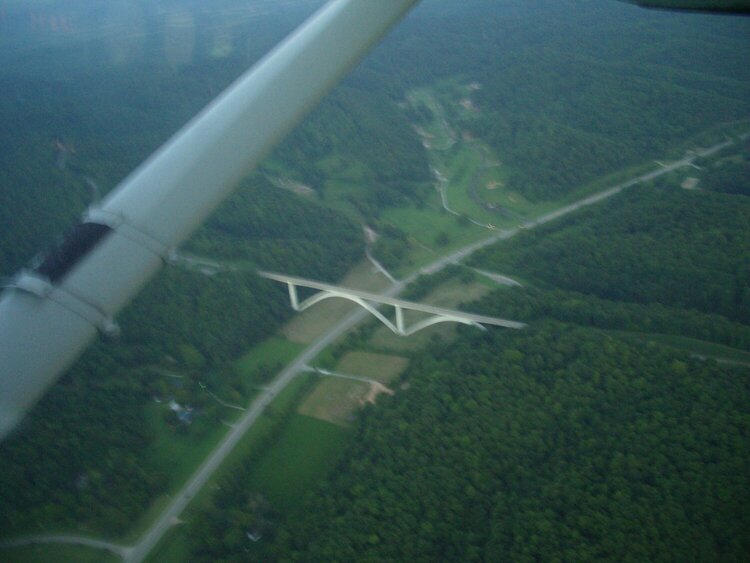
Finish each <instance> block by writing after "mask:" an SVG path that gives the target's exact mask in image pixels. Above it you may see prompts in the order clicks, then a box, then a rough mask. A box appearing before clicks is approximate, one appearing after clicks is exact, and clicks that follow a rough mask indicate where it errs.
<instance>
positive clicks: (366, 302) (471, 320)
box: [258, 272, 526, 336]
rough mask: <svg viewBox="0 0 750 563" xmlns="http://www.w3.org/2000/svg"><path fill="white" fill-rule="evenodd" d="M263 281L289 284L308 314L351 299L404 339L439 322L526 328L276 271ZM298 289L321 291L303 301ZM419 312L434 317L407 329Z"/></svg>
mask: <svg viewBox="0 0 750 563" xmlns="http://www.w3.org/2000/svg"><path fill="white" fill-rule="evenodd" d="M258 275H260V276H261V277H263V278H266V279H269V280H274V281H278V282H282V283H285V284H287V286H288V288H289V300H290V302H291V304H292V309H294V310H295V311H304V310H305V309H308V308H310V307H312V306H313V305H315V304H316V303H320V302H321V301H323V300H325V299H331V298H334V297H338V298H341V299H347V300H349V301H353V302H354V303H356V304H358V305H359V306H360V307H362V308H364V309H366V310H367V311H369V312H370V313H371V314H372V315H373V316H375V317H376V318H377V319H378V320H379V321H380V322H382V323H383V324H384V325H385V326H387V327H388V328H389V329H390V330H391V331H393V332H394V333H396V334H398V335H400V336H411V335H412V334H414V333H416V332H419V331H420V330H422V329H425V328H427V327H429V326H432V325H435V324H438V323H447V322H453V323H461V324H465V325H472V326H476V327H479V328H481V329H484V328H485V327H484V325H490V326H502V327H505V328H513V329H522V328H524V327H525V326H526V325H525V324H524V323H519V322H516V321H509V320H507V319H500V318H497V317H487V316H484V315H475V314H473V313H464V312H463V311H455V310H453V309H444V308H442V307H433V306H432V305H423V304H421V303H414V302H412V301H404V300H403V299H395V298H392V297H385V296H383V295H377V294H375V293H369V292H367V291H360V290H358V289H351V288H347V287H340V286H336V285H331V284H327V283H322V282H318V281H314V280H308V279H305V278H298V277H294V276H287V275H284V274H275V273H272V272H258ZM298 287H306V288H309V289H317V290H318V292H317V293H315V294H313V295H311V296H310V297H308V298H307V299H304V300H303V301H300V299H299V295H298V293H297V288H298ZM379 305H389V306H392V307H393V308H394V309H395V312H396V322H395V323H394V322H392V321H391V320H390V319H389V318H388V317H386V316H385V315H384V314H383V313H381V312H380V311H378V309H377V307H378V306H379ZM405 310H407V311H419V312H421V313H427V314H428V315H430V316H429V317H427V318H426V319H424V320H421V321H418V322H416V323H414V324H412V325H411V326H407V325H406V323H405V322H404V311H405Z"/></svg>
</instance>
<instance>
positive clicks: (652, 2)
mask: <svg viewBox="0 0 750 563" xmlns="http://www.w3.org/2000/svg"><path fill="white" fill-rule="evenodd" d="M625 1H626V2H630V3H631V4H638V5H639V6H642V7H644V8H657V9H660V10H688V11H693V12H716V13H724V14H750V0H625Z"/></svg>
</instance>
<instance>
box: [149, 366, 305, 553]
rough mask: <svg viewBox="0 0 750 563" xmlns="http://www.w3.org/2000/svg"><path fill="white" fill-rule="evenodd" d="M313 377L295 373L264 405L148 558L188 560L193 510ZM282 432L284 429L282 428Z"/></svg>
mask: <svg viewBox="0 0 750 563" xmlns="http://www.w3.org/2000/svg"><path fill="white" fill-rule="evenodd" d="M310 377H314V376H311V375H307V374H300V375H298V376H297V377H296V378H295V379H294V380H293V381H292V382H291V383H290V384H289V385H288V386H287V387H286V389H284V391H282V392H281V393H280V394H279V395H278V396H277V397H276V398H275V399H274V401H273V402H272V403H271V405H269V407H268V408H266V410H265V412H264V413H263V414H262V415H261V416H260V417H259V418H258V420H256V422H255V424H253V426H252V427H251V428H250V429H249V430H248V431H247V432H246V433H245V435H244V436H243V437H242V440H240V442H239V443H238V444H237V446H235V448H234V449H233V450H232V451H231V453H230V454H229V455H228V456H227V457H226V459H225V460H224V462H223V463H222V464H221V466H220V467H219V469H218V470H217V471H216V472H215V473H214V475H213V477H212V478H211V479H210V480H209V481H208V482H207V483H206V485H205V486H204V487H203V489H201V491H200V492H199V493H198V494H197V495H196V496H195V498H194V499H193V500H192V502H191V503H190V505H189V506H188V507H187V509H186V511H185V512H184V513H183V515H182V516H181V519H182V520H183V521H184V522H185V524H184V525H183V526H180V527H174V528H172V529H171V530H170V531H169V532H168V533H167V534H166V535H165V536H164V538H163V539H162V541H161V542H159V544H158V545H157V546H156V548H155V549H154V550H153V551H152V552H151V555H150V556H149V557H148V559H147V561H150V562H154V563H157V562H158V563H162V562H166V563H181V562H183V561H189V560H190V551H189V548H190V540H189V538H190V534H191V528H190V526H191V521H192V517H193V516H194V514H195V513H196V511H199V510H201V509H202V508H203V507H205V506H206V502H207V501H208V499H209V498H210V495H211V494H212V491H213V490H214V489H215V487H216V483H217V482H218V481H220V480H221V478H222V476H223V475H226V473H227V471H229V470H231V469H232V468H233V467H236V466H237V465H238V464H239V463H241V462H242V461H243V460H244V459H247V457H248V456H249V455H251V454H252V453H254V452H255V451H256V450H257V448H258V447H259V446H260V445H261V444H262V442H263V441H264V440H266V439H268V437H269V436H270V435H271V433H272V432H273V430H274V427H275V424H274V422H275V420H276V419H277V418H278V417H283V416H285V415H289V414H290V413H292V412H293V410H294V408H295V406H296V404H297V402H298V401H299V399H300V394H301V393H302V392H304V390H305V386H306V385H307V383H308V381H309V378H310ZM282 432H283V431H282Z"/></svg>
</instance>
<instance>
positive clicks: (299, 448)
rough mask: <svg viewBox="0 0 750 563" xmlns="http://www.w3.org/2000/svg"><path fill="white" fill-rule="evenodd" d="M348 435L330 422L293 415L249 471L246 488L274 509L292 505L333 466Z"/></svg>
mask: <svg viewBox="0 0 750 563" xmlns="http://www.w3.org/2000/svg"><path fill="white" fill-rule="evenodd" d="M350 435H351V432H350V430H348V429H347V428H342V427H341V426H338V425H335V424H331V423H330V422H325V421H322V420H318V419H315V418H311V417H309V416H303V415H299V414H295V415H293V416H292V418H291V420H290V421H289V422H288V423H287V425H286V427H285V428H284V431H283V432H282V433H281V435H280V436H279V438H278V440H276V441H275V442H274V444H273V446H271V448H270V449H269V450H268V451H267V452H266V454H265V455H264V456H263V457H262V458H261V459H260V460H259V461H258V464H257V465H256V466H255V468H254V469H253V471H252V472H251V473H250V475H249V477H248V488H250V489H252V490H257V491H260V492H262V493H263V494H264V495H265V496H266V497H267V498H268V499H269V501H270V502H271V504H272V505H273V506H274V508H275V509H277V510H281V511H282V512H283V511H287V510H290V509H292V508H294V507H295V506H297V505H298V503H299V502H300V500H301V499H302V498H303V496H304V494H305V492H306V491H307V490H308V489H310V488H311V487H312V486H314V485H315V483H317V482H318V481H319V480H320V479H321V478H322V477H323V476H325V474H326V473H327V472H328V471H329V470H330V469H331V468H332V467H333V465H334V464H335V463H336V460H337V459H338V456H339V455H340V454H341V453H342V452H343V451H344V448H345V446H346V444H347V442H348V440H349V437H350Z"/></svg>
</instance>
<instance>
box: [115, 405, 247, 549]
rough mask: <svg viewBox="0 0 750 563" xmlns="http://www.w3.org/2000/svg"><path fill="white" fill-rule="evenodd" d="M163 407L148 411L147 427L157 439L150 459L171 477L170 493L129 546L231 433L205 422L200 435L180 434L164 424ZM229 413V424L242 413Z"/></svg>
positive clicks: (134, 531) (140, 522)
mask: <svg viewBox="0 0 750 563" xmlns="http://www.w3.org/2000/svg"><path fill="white" fill-rule="evenodd" d="M163 407H164V405H157V404H151V405H149V406H148V407H147V413H146V420H147V424H148V426H149V428H150V429H151V431H152V432H153V433H154V436H155V439H154V442H153V443H152V444H151V446H150V447H149V450H148V453H147V456H148V458H149V461H150V463H151V464H152V465H153V467H156V468H157V470H158V471H159V472H161V473H163V474H164V475H166V476H167V478H168V480H169V481H168V485H167V491H166V492H165V493H164V494H162V495H159V496H158V497H156V498H155V499H154V500H153V502H152V503H151V505H150V506H149V508H148V509H147V510H146V511H145V512H144V513H143V514H142V515H141V516H140V518H138V519H137V520H136V521H135V522H134V523H133V526H132V527H131V528H130V529H129V530H128V531H127V533H126V534H124V536H123V538H122V539H123V541H125V542H132V541H135V540H137V539H138V537H140V535H141V534H142V533H143V532H144V531H145V530H146V529H148V527H149V526H150V525H151V524H152V523H153V521H154V520H155V519H156V518H157V517H158V516H159V514H160V513H161V511H162V510H163V508H164V506H165V505H166V504H167V503H168V502H169V497H170V495H171V494H174V493H175V492H176V491H178V490H179V489H180V487H181V486H182V485H183V484H184V483H185V481H187V479H188V478H189V477H190V475H192V473H193V472H194V471H195V470H196V469H197V468H198V466H199V465H200V463H201V462H202V461H203V460H204V459H205V458H206V456H208V454H209V453H210V452H211V450H213V448H214V447H216V444H217V443H218V442H219V440H221V438H222V436H224V434H226V432H227V427H226V426H224V425H223V424H221V423H213V422H211V423H209V421H205V423H206V427H205V428H204V429H203V431H202V432H200V433H199V435H197V436H196V435H195V434H186V435H183V434H179V433H178V432H176V431H174V430H173V429H172V428H171V427H170V426H168V425H167V424H166V423H165V422H164V420H163V414H164V408H163ZM226 410H227V413H226V418H227V420H232V419H233V418H235V417H236V416H237V415H238V414H239V411H235V410H233V409H226ZM201 422H203V421H201Z"/></svg>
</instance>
